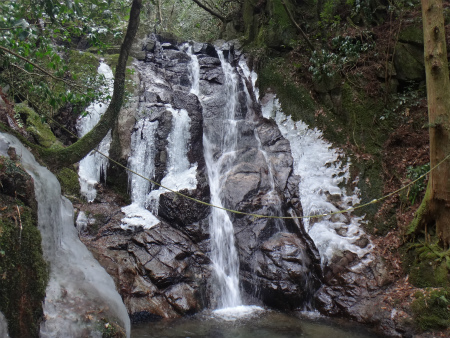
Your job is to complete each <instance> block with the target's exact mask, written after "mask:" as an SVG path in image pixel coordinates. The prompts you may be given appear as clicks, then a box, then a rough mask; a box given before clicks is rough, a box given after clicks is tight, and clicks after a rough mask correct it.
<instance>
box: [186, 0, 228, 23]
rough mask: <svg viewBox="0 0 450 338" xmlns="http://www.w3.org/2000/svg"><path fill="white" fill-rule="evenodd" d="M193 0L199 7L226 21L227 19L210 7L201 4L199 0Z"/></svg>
mask: <svg viewBox="0 0 450 338" xmlns="http://www.w3.org/2000/svg"><path fill="white" fill-rule="evenodd" d="M192 1H194V2H195V3H196V4H197V5H198V6H199V7H201V8H203V9H204V10H205V11H207V12H208V13H209V14H211V15H213V16H215V17H216V18H219V19H220V20H221V21H222V22H227V21H228V20H227V19H226V18H225V17H224V16H222V15H220V14H219V13H217V12H214V11H213V10H212V9H210V8H209V7H206V6H205V5H204V4H202V3H201V2H200V1H199V0H192Z"/></svg>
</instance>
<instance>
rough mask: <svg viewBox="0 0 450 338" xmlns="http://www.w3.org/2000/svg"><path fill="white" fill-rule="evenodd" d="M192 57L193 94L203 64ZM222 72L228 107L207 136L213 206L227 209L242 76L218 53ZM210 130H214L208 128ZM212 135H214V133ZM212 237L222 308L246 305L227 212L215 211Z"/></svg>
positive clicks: (206, 157) (197, 87)
mask: <svg viewBox="0 0 450 338" xmlns="http://www.w3.org/2000/svg"><path fill="white" fill-rule="evenodd" d="M187 52H188V54H189V55H190V56H191V60H192V61H191V63H190V74H191V82H192V89H191V92H192V93H196V94H197V95H198V93H199V92H200V91H199V82H198V80H197V79H199V71H200V67H199V63H198V59H197V57H196V56H195V55H194V54H193V53H192V48H188V50H187ZM218 55H219V59H220V62H221V66H222V70H223V72H224V75H225V83H224V87H225V93H224V95H225V102H226V104H225V107H224V110H223V116H222V120H221V121H208V122H205V123H218V124H219V126H217V128H216V132H217V130H219V131H218V133H219V136H218V137H217V135H216V137H214V136H213V135H207V134H208V133H205V134H204V135H203V146H204V156H205V161H206V167H207V172H208V178H209V186H210V193H211V204H213V205H217V206H219V207H223V203H222V200H221V193H222V186H223V183H224V180H226V174H227V171H228V170H229V168H230V165H231V163H232V162H233V160H234V159H235V150H236V143H237V128H236V124H237V121H236V120H235V112H236V104H237V86H238V77H237V74H236V73H235V71H234V70H233V67H232V66H231V65H230V63H229V62H227V61H226V60H225V57H224V55H223V52H222V51H218ZM206 129H207V130H208V129H210V128H206ZM211 134H212V133H211ZM209 224H210V236H211V260H212V262H213V266H214V272H215V280H216V285H215V286H214V293H215V297H216V299H217V301H218V308H231V307H237V306H240V305H242V300H241V295H240V290H239V258H238V253H237V250H236V246H235V243H234V228H233V223H232V222H231V220H230V217H229V215H228V213H227V212H226V211H225V210H222V209H218V208H211V214H210V216H209Z"/></svg>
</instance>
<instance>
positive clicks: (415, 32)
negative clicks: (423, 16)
mask: <svg viewBox="0 0 450 338" xmlns="http://www.w3.org/2000/svg"><path fill="white" fill-rule="evenodd" d="M398 40H399V41H401V42H406V43H414V44H417V45H423V30H422V26H409V27H406V28H404V29H403V30H402V31H401V32H400V34H399V36H398Z"/></svg>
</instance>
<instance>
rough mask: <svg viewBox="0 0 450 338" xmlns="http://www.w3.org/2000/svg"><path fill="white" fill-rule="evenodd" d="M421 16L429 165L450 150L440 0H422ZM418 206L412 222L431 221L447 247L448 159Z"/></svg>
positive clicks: (435, 172)
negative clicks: (419, 210) (418, 211)
mask: <svg viewBox="0 0 450 338" xmlns="http://www.w3.org/2000/svg"><path fill="white" fill-rule="evenodd" d="M422 16H423V32H424V43H425V71H426V81H427V99H428V119H429V125H430V127H429V132H430V166H431V168H433V167H434V166H436V165H437V164H438V163H440V162H441V161H442V160H444V159H445V158H446V156H447V155H448V154H450V95H449V93H450V84H449V73H448V62H447V48H446V43H445V29H444V16H443V8H442V0H422ZM420 209H421V213H418V214H417V216H416V219H415V221H414V222H415V223H416V224H418V223H420V222H422V223H424V222H425V223H431V222H435V224H436V233H437V235H438V236H439V239H440V241H441V242H442V244H443V246H444V247H445V248H447V247H448V246H449V244H450V161H448V160H447V161H445V162H443V163H442V164H441V165H439V166H438V167H437V168H436V169H435V170H433V171H432V172H431V174H430V180H429V184H428V188H427V194H426V197H425V198H424V201H423V202H422V206H421V207H420ZM426 209H428V210H426ZM430 225H431V224H430Z"/></svg>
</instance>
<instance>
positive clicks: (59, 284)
mask: <svg viewBox="0 0 450 338" xmlns="http://www.w3.org/2000/svg"><path fill="white" fill-rule="evenodd" d="M9 147H13V148H15V149H16V153H17V154H18V155H19V156H20V158H21V162H22V164H23V166H24V168H25V170H26V171H27V172H28V173H29V174H30V175H31V176H32V177H33V180H34V186H35V195H36V200H37V202H38V224H39V225H38V228H39V230H40V232H41V236H42V248H43V253H44V258H45V259H46V260H47V261H48V262H49V263H50V281H49V285H48V286H47V290H46V298H45V302H44V316H45V321H44V322H42V324H41V332H40V337H42V338H47V337H48V338H53V337H82V336H84V333H83V332H86V330H88V332H91V333H92V336H95V335H96V334H97V336H98V335H101V332H100V331H101V326H102V325H103V324H102V322H101V318H107V319H108V320H114V319H116V320H119V322H121V325H123V327H124V328H125V329H126V332H127V336H128V337H129V335H130V320H129V317H128V313H127V310H126V308H125V306H124V304H123V302H122V299H121V297H120V295H119V294H118V293H117V291H116V289H115V285H114V281H113V280H112V278H111V277H110V276H109V275H108V274H107V273H106V271H105V270H104V269H103V268H102V267H101V266H100V264H98V262H97V261H96V260H95V259H94V257H93V256H92V254H91V253H90V252H89V251H88V250H87V249H86V247H85V246H84V245H83V244H82V243H81V242H80V240H79V238H78V234H77V231H76V228H75V227H74V224H73V206H72V204H71V203H70V201H69V200H68V199H66V198H64V197H62V196H61V187H60V185H59V182H58V180H57V179H56V177H55V176H54V175H53V174H52V173H51V172H50V171H49V170H47V169H46V168H44V167H42V166H40V165H39V164H38V163H37V162H36V160H35V159H34V157H33V155H32V154H31V153H30V152H29V151H28V150H27V149H26V148H25V147H24V146H23V145H22V144H21V143H20V142H19V141H18V140H17V139H16V138H15V137H13V136H10V135H8V134H0V154H1V155H3V156H7V150H8V148H9ZM100 313H101V316H100V317H101V318H100V317H99V316H97V314H98V315H99V314H100ZM88 315H89V316H90V318H91V319H90V320H87V321H84V320H81V318H88V317H86V316H88ZM91 320H92V322H91Z"/></svg>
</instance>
